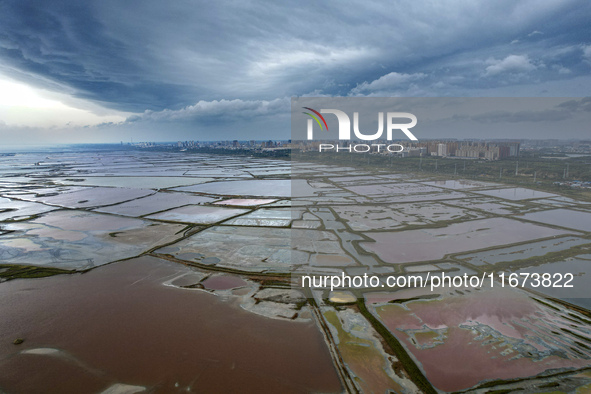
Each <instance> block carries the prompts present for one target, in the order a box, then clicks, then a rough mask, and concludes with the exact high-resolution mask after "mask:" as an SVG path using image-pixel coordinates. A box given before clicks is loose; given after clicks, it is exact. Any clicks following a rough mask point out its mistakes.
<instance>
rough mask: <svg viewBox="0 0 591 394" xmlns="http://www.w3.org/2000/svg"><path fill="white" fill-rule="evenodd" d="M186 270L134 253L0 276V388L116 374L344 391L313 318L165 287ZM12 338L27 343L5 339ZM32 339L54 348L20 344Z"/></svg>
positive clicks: (73, 384) (173, 385) (246, 388)
mask: <svg viewBox="0 0 591 394" xmlns="http://www.w3.org/2000/svg"><path fill="white" fill-rule="evenodd" d="M185 272H190V270H189V269H188V268H187V267H184V266H181V265H178V264H173V263H169V262H166V261H162V260H158V259H156V258H152V257H141V258H137V259H134V260H130V261H127V262H124V263H117V264H113V265H110V266H106V267H104V268H102V269H100V270H93V271H91V272H89V273H87V274H84V275H73V276H56V277H51V278H45V279H43V280H17V281H11V282H6V283H2V284H1V285H0V297H2V300H3V301H4V302H2V303H0V315H1V316H2V319H0V332H1V333H2V341H0V370H1V371H2V373H1V374H0V387H2V388H3V390H6V391H7V392H19V393H22V392H76V393H82V392H95V393H97V392H101V391H102V390H105V389H107V388H108V387H110V386H111V385H113V384H117V383H122V384H132V385H136V386H143V387H146V388H147V390H148V391H149V392H152V391H158V392H176V390H183V391H193V392H195V391H196V390H198V391H200V392H241V393H246V392H253V393H254V392H257V391H260V388H261V387H264V388H265V390H266V391H268V392H277V393H279V392H281V393H301V392H341V391H342V388H341V384H340V381H339V378H338V376H337V374H336V372H335V369H334V366H333V363H332V360H331V357H330V354H329V352H328V349H327V347H326V345H325V343H324V339H323V337H322V335H321V333H320V331H318V329H317V328H316V326H315V324H314V323H313V322H292V321H281V320H277V319H268V318H265V317H261V316H259V315H256V314H253V313H250V312H247V311H244V310H242V309H241V308H240V307H238V306H237V305H234V304H233V303H232V302H231V301H226V302H224V301H223V300H221V299H220V298H219V297H216V296H214V295H211V294H208V293H206V292H200V291H190V290H184V289H179V288H175V287H170V286H163V284H162V283H163V282H165V281H166V280H168V279H170V278H171V277H174V276H175V275H180V274H182V273H185ZM33 283H34V286H32V285H33ZM31 322H35V324H31ZM19 337H20V338H24V339H25V342H24V343H23V344H22V345H20V346H15V345H13V344H12V341H13V340H14V339H15V338H19ZM38 348H50V349H57V350H59V352H51V353H50V354H47V352H41V354H23V353H21V351H26V350H28V349H38ZM33 353H39V352H33ZM44 353H45V354H44ZM278 377H281V378H280V379H278Z"/></svg>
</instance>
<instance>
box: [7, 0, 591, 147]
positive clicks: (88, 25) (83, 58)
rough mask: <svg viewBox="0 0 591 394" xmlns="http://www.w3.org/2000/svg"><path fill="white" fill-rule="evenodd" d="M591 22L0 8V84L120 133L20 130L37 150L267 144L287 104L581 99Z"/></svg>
mask: <svg viewBox="0 0 591 394" xmlns="http://www.w3.org/2000/svg"><path fill="white" fill-rule="evenodd" d="M590 19H591V3H590V2H589V1H588V0H571V1H569V0H555V1H554V0H545V1H543V0H535V1H529V0H525V1H514V0H497V1H492V2H491V1H488V2H484V1H482V2H477V1H473V0H456V1H452V0H449V1H430V2H423V1H412V0H408V1H395V2H386V1H380V2H372V1H359V2H353V1H323V2H317V1H309V2H306V1H298V2H270V1H269V2H262V1H252V2H251V1H235V2H230V1H220V2H200V1H182V0H177V1H174V2H162V1H154V0H142V1H126V2H121V1H113V0H104V1H59V0H52V1H45V0H42V1H20V0H12V1H0V75H3V76H4V77H8V78H11V79H13V80H16V81H20V82H24V83H26V84H28V85H30V86H33V87H36V88H40V89H45V90H48V91H51V92H56V93H58V94H60V95H61V96H60V97H66V99H65V100H66V101H68V100H70V102H69V105H73V106H76V107H78V108H79V107H81V106H86V107H87V108H86V109H88V108H90V109H89V110H90V111H92V112H93V113H98V112H100V111H101V110H100V109H101V108H102V110H103V111H105V112H106V113H118V114H123V115H122V119H125V118H126V120H124V121H121V122H111V123H109V122H105V123H104V124H101V125H99V126H96V125H95V126H92V127H86V128H82V129H81V128H79V127H77V128H75V129H73V128H72V129H69V128H68V127H66V126H65V125H66V124H67V123H68V122H69V120H68V119H66V118H64V119H63V120H64V121H63V125H64V127H63V128H59V127H58V128H57V129H59V131H57V129H56V127H53V128H51V129H47V130H44V129H43V128H38V127H37V128H34V129H32V128H27V129H23V128H21V129H19V130H21V131H22V132H23V133H25V134H35V133H36V134H35V135H38V136H43V138H44V139H45V140H48V141H51V140H58V139H61V138H62V137H65V136H68V137H67V138H68V139H70V140H71V136H73V135H76V136H77V137H76V138H78V140H80V141H97V142H98V141H103V140H104V141H118V140H119V138H122V135H123V136H126V137H127V136H129V137H133V138H134V140H136V141H137V140H142V139H143V140H171V139H172V140H176V139H202V140H203V139H216V140H217V139H234V138H238V139H252V138H257V139H259V138H260V139H268V138H273V139H281V138H289V108H290V105H289V97H290V96H362V97H363V96H376V97H380V96H397V97H405V96H413V97H421V96H433V97H441V96H450V97H461V96H463V97H478V96H483V97H487V96H496V97H503V96H527V97H544V96H549V97H553V96H562V97H581V96H586V95H588V92H589V88H590V87H591V76H590V72H591V39H590V37H591V24H590V23H589V20H590ZM85 103H86V104H85ZM97 108H98V109H97ZM109 111H111V112H109ZM2 122H3V119H2V118H1V112H0V133H7V131H6V130H9V129H11V127H12V129H14V127H13V125H11V124H8V122H6V121H4V123H6V124H4V125H3V123H2ZM163 128H166V130H167V131H166V133H164V132H162V130H163ZM24 130H27V131H24ZM241 137H243V138H241ZM430 137H434V136H430ZM524 137H530V138H531V137H536V136H535V135H528V136H524ZM43 138H42V139H43ZM15 141H16V140H15Z"/></svg>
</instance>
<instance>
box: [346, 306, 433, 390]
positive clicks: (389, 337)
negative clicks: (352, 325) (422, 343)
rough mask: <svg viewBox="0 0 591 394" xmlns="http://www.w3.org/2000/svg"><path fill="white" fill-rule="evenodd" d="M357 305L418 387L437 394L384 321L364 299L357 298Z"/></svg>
mask: <svg viewBox="0 0 591 394" xmlns="http://www.w3.org/2000/svg"><path fill="white" fill-rule="evenodd" d="M357 307H358V308H359V312H361V314H362V315H363V316H365V318H366V319H367V320H368V321H369V322H370V323H371V325H372V326H373V328H374V329H375V330H376V331H377V332H378V334H380V335H381V336H382V338H384V341H386V343H387V344H388V346H390V349H392V351H393V352H394V353H395V354H396V357H397V358H398V360H399V361H400V362H401V363H402V365H403V366H404V369H405V370H406V372H408V374H409V376H410V378H411V379H412V381H413V382H414V383H415V384H416V385H417V387H418V388H419V389H420V390H421V391H422V392H423V393H427V394H436V393H437V391H436V390H435V388H433V386H432V385H431V383H430V382H429V380H428V379H427V378H426V377H425V375H423V372H421V370H420V369H419V367H418V366H417V365H416V364H415V362H414V361H413V359H412V358H411V357H410V356H409V354H408V353H407V352H406V350H405V349H404V347H403V346H402V344H401V343H400V342H399V341H398V339H396V337H395V336H394V335H393V334H392V333H391V332H390V331H389V330H388V329H387V328H386V327H384V325H382V323H381V322H380V321H379V320H378V319H377V318H376V317H375V316H374V315H372V314H371V313H370V312H369V311H368V310H367V307H366V306H365V300H364V299H358V300H357Z"/></svg>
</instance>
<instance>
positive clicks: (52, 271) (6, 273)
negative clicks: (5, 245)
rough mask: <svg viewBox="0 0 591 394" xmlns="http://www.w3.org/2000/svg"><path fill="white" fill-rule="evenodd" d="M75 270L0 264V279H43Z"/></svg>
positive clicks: (71, 272)
mask: <svg viewBox="0 0 591 394" xmlns="http://www.w3.org/2000/svg"><path fill="white" fill-rule="evenodd" d="M75 272H76V270H63V269H59V268H52V267H37V266H34V265H17V264H0V278H3V279H6V280H12V279H21V278H45V277H48V276H53V275H61V274H73V273H75Z"/></svg>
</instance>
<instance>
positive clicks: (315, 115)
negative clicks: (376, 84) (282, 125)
mask: <svg viewBox="0 0 591 394" xmlns="http://www.w3.org/2000/svg"><path fill="white" fill-rule="evenodd" d="M303 108H304V109H306V110H308V111H309V112H304V114H306V115H308V116H309V117H310V119H308V129H307V138H308V140H313V139H314V121H316V124H318V126H319V127H320V130H321V131H324V129H326V131H328V124H327V123H326V119H325V118H324V116H322V114H333V115H335V116H336V117H337V121H338V122H339V129H338V133H339V140H341V141H350V140H351V119H350V118H349V116H348V115H347V114H346V113H345V112H343V111H341V110H338V109H321V110H320V111H316V110H315V109H312V108H310V107H303ZM385 118H386V139H387V140H388V141H392V137H393V135H394V131H402V132H403V133H404V134H405V135H406V137H408V139H410V140H411V141H418V139H417V137H415V136H414V134H413V133H412V132H411V131H410V130H409V129H411V128H413V127H414V126H416V124H417V117H416V116H415V115H413V114H411V113H408V112H387V113H386V116H385ZM401 119H407V120H410V122H406V123H399V121H400V120H401ZM395 120H396V122H395ZM353 133H354V135H355V137H356V139H358V140H361V141H376V140H378V139H381V138H382V135H383V134H384V112H378V130H377V131H376V132H375V133H373V134H364V133H362V132H361V131H360V130H359V112H353ZM372 146H373V147H376V150H377V151H378V152H380V150H381V149H383V148H384V147H385V150H387V151H388V152H392V153H396V152H402V151H403V150H404V147H403V146H402V145H400V144H389V145H388V144H352V145H346V146H339V145H335V144H320V145H319V147H318V149H319V151H320V152H323V151H336V152H340V151H348V152H359V153H362V152H369V151H370V150H371V149H372V148H371V147H372Z"/></svg>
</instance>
